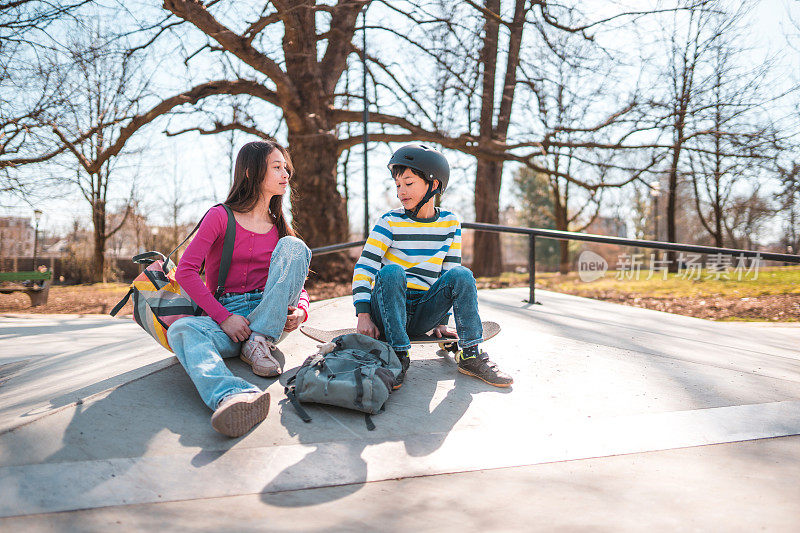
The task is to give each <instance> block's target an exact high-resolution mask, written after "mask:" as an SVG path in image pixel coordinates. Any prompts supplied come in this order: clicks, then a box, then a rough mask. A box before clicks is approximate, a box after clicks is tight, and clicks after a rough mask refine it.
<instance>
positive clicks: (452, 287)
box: [370, 265, 483, 351]
mask: <svg viewBox="0 0 800 533" xmlns="http://www.w3.org/2000/svg"><path fill="white" fill-rule="evenodd" d="M451 308H452V309H453V315H454V317H455V320H456V331H457V332H458V337H459V339H461V340H459V345H460V346H461V347H462V348H469V347H470V346H475V345H476V344H479V343H481V342H483V326H482V325H481V317H480V315H479V314H478V290H477V288H476V287H475V278H474V277H473V276H472V272H471V271H470V270H469V269H468V268H466V267H463V266H461V265H459V266H456V267H453V268H451V269H450V270H447V271H446V272H444V273H442V275H441V276H439V279H437V280H436V282H435V283H434V284H433V285H432V286H431V288H430V289H428V290H427V291H416V290H413V289H407V288H406V272H405V270H403V267H401V266H399V265H386V266H384V267H383V268H381V269H380V271H378V274H377V276H375V285H374V286H373V288H372V297H371V299H370V315H371V317H372V321H373V322H375V325H376V326H378V329H379V330H380V331H381V333H383V336H384V337H385V338H386V341H387V342H388V343H389V345H390V346H391V347H392V348H394V349H395V350H403V351H408V350H409V349H410V348H411V341H410V340H409V338H408V336H409V335H421V334H423V333H426V332H428V331H430V330H432V329H433V328H435V327H436V326H438V325H439V324H441V323H442V322H443V321H444V319H445V317H446V316H447V314H448V313H449V311H450V309H451Z"/></svg>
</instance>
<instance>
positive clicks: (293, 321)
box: [283, 305, 306, 331]
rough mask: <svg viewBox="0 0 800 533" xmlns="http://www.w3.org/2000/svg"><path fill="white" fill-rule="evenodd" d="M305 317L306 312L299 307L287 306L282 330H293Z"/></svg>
mask: <svg viewBox="0 0 800 533" xmlns="http://www.w3.org/2000/svg"><path fill="white" fill-rule="evenodd" d="M305 319H306V312H305V311H303V310H302V309H300V308H299V307H295V306H293V305H290V306H289V310H288V312H287V313H286V325H285V326H283V331H294V330H296V329H297V327H298V326H299V325H300V324H302V323H303V321H304V320H305Z"/></svg>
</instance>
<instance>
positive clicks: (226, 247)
mask: <svg viewBox="0 0 800 533" xmlns="http://www.w3.org/2000/svg"><path fill="white" fill-rule="evenodd" d="M219 206H222V207H224V208H225V211H226V212H227V213H228V225H227V226H226V228H225V240H224V241H223V243H222V257H221V258H220V263H219V271H220V273H219V279H218V281H217V291H216V292H215V293H214V297H215V298H217V299H219V297H220V296H222V294H223V293H224V292H225V280H226V279H227V277H228V270H230V267H231V261H232V259H233V244H234V241H235V240H236V220H235V219H234V218H233V211H231V208H230V207H228V206H227V205H225V204H216V205H214V206H212V207H211V209H213V208H214V207H219ZM211 209H209V210H208V211H206V212H205V214H204V215H203V217H202V218H201V219H200V221H199V222H198V223H197V224H196V225H195V227H194V229H193V230H192V231H190V232H189V235H187V236H186V238H185V239H183V240H182V241H181V242H180V244H178V245H177V246H176V247H175V248H173V249H172V251H171V252H170V253H168V254H167V257H164V256H163V255H161V254H158V252H146V253H144V254H139V255H138V256H135V257H134V261H136V258H137V257H139V258H140V259H145V258H146V257H150V254H153V253H156V254H158V255H160V256H161V257H162V258H163V259H164V265H163V270H164V274H166V273H167V265H168V264H169V261H170V258H171V257H172V256H173V255H174V254H175V252H177V251H178V249H179V248H180V247H181V246H183V245H184V244H186V241H188V240H189V239H190V238H191V237H192V235H194V234H195V233H197V230H198V229H200V224H202V223H203V220H205V218H206V216H207V215H208V213H209V212H211ZM136 262H142V263H144V262H145V261H141V260H140V261H136ZM150 262H152V261H150ZM204 268H205V260H203V265H202V266H201V267H200V271H201V273H202V271H203V269H204ZM220 286H222V292H221V293H219V296H218V295H217V292H219V287H220Z"/></svg>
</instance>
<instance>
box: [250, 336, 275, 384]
mask: <svg viewBox="0 0 800 533" xmlns="http://www.w3.org/2000/svg"><path fill="white" fill-rule="evenodd" d="M273 354H281V355H283V353H282V352H281V351H280V350H279V349H278V348H277V347H276V346H275V344H274V343H272V342H270V341H268V340H267V338H266V337H264V336H263V335H253V336H252V337H250V338H248V339H247V340H246V341H244V342H243V343H242V352H241V354H240V355H239V358H240V359H241V360H242V361H244V362H245V363H247V364H248V365H250V366H251V367H252V368H253V374H255V375H256V376H261V377H265V378H271V377H275V376H277V375H279V374H280V373H281V365H280V363H278V360H277V359H275V356H274V355H273Z"/></svg>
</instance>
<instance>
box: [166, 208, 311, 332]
mask: <svg viewBox="0 0 800 533" xmlns="http://www.w3.org/2000/svg"><path fill="white" fill-rule="evenodd" d="M227 226H228V214H227V213H226V212H225V208H224V207H222V206H221V205H220V206H216V207H212V208H211V210H210V211H209V212H208V214H207V215H206V217H205V218H204V219H203V222H202V223H201V224H200V228H199V229H198V230H197V233H196V234H195V236H194V239H192V242H190V243H189V246H187V247H186V251H185V252H184V253H183V255H182V256H181V260H180V262H179V263H178V268H177V270H176V271H175V279H176V280H177V281H178V283H180V285H181V287H183V289H184V290H185V291H186V294H188V295H189V296H190V297H191V298H192V299H193V300H194V301H195V302H197V304H198V305H199V306H200V307H201V308H202V309H203V311H205V312H206V314H207V315H208V316H210V317H211V318H212V319H214V321H215V322H216V323H217V324H221V323H222V322H224V321H225V319H226V318H228V317H229V316H231V314H232V313H231V312H230V311H228V310H227V309H225V307H223V305H222V304H221V303H219V301H217V299H216V298H214V291H215V290H216V289H217V278H218V276H219V263H220V260H221V258H222V243H223V241H224V240H225V229H226V228H227ZM277 244H278V228H276V227H273V228H272V229H271V230H270V231H268V232H267V233H255V232H252V231H249V230H246V229H244V228H243V227H242V226H241V225H240V224H239V223H238V222H237V223H236V240H235V241H234V245H233V259H232V261H231V268H230V270H229V271H228V277H227V279H226V280H225V292H250V291H253V290H256V289H263V288H264V285H265V284H266V283H267V275H268V274H269V261H270V259H271V258H272V251H273V250H275V246H277ZM203 259H205V260H206V268H205V273H206V281H205V283H203V280H202V278H201V277H200V265H202V264H203ZM297 307H299V308H300V309H302V310H303V311H305V313H306V320H308V293H307V292H306V290H305V289H303V290H302V292H301V293H300V302H299V303H298V304H297Z"/></svg>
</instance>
